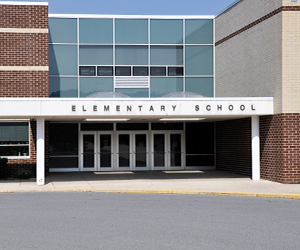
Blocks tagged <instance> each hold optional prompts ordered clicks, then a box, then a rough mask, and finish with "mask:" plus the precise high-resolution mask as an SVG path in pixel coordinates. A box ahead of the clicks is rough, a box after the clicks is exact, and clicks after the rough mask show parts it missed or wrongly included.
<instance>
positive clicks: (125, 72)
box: [116, 67, 131, 76]
mask: <svg viewBox="0 0 300 250" xmlns="http://www.w3.org/2000/svg"><path fill="white" fill-rule="evenodd" d="M130 75H131V68H130V67H116V76H130Z"/></svg>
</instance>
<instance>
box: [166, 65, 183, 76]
mask: <svg viewBox="0 0 300 250" xmlns="http://www.w3.org/2000/svg"><path fill="white" fill-rule="evenodd" d="M168 75H169V76H183V67H169V68H168Z"/></svg>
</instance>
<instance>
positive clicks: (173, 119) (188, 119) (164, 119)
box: [159, 118, 205, 121]
mask: <svg viewBox="0 0 300 250" xmlns="http://www.w3.org/2000/svg"><path fill="white" fill-rule="evenodd" d="M159 120H160V121H201V120H205V118H162V119H159Z"/></svg>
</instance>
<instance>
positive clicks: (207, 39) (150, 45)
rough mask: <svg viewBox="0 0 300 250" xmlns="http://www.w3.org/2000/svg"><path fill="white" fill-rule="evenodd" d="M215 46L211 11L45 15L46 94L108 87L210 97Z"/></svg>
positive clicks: (81, 92)
mask: <svg viewBox="0 0 300 250" xmlns="http://www.w3.org/2000/svg"><path fill="white" fill-rule="evenodd" d="M214 50H215V49H214V20H213V18H210V17H209V16H207V17H204V16H199V17H196V16H193V17H182V18H180V17H175V16H174V17H170V16H165V17H155V16H136V17H134V16H128V17H126V16H116V17H111V16H110V17H108V16H106V17H105V16H102V17H100V16H99V17H97V16H93V17H92V16H90V17H89V18H87V17H83V16H78V17H77V18H76V17H73V16H72V18H71V17H70V18H64V17H61V18H60V17H59V16H57V15H56V16H55V18H52V17H51V18H50V19H49V75H50V82H49V95H50V97H63V98H64V97H77V98H78V97H79V98H83V97H87V96H90V94H91V93H96V92H107V91H108V92H119V93H122V94H124V95H129V96H130V97H148V98H149V97H165V96H166V95H169V94H172V93H173V92H193V93H196V94H200V95H203V96H207V97H213V96H214V92H215V91H214ZM84 78H85V79H84ZM102 78H103V79H102ZM156 78H157V79H156Z"/></svg>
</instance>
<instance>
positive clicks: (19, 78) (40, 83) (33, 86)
mask: <svg viewBox="0 0 300 250" xmlns="http://www.w3.org/2000/svg"><path fill="white" fill-rule="evenodd" d="M48 76H49V72H48V71H0V97H49V87H48V81H49V77H48Z"/></svg>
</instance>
